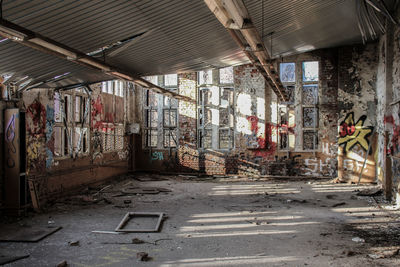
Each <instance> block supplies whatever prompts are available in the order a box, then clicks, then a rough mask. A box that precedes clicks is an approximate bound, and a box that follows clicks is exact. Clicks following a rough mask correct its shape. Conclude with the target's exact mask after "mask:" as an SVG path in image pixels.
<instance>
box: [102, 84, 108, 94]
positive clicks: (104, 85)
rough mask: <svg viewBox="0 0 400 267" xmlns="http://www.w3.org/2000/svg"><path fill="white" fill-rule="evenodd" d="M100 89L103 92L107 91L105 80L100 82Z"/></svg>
mask: <svg viewBox="0 0 400 267" xmlns="http://www.w3.org/2000/svg"><path fill="white" fill-rule="evenodd" d="M101 91H102V92H103V93H107V92H108V89H107V82H102V83H101Z"/></svg>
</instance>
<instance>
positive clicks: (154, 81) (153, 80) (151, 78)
mask: <svg viewBox="0 0 400 267" xmlns="http://www.w3.org/2000/svg"><path fill="white" fill-rule="evenodd" d="M143 79H145V80H146V81H148V82H151V83H152V84H155V85H158V77H157V75H154V76H146V77H143Z"/></svg>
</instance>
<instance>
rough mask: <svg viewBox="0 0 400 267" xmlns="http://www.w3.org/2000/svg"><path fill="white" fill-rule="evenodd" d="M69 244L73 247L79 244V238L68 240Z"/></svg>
mask: <svg viewBox="0 0 400 267" xmlns="http://www.w3.org/2000/svg"><path fill="white" fill-rule="evenodd" d="M68 245H70V246H72V247H76V246H79V240H77V241H70V242H68Z"/></svg>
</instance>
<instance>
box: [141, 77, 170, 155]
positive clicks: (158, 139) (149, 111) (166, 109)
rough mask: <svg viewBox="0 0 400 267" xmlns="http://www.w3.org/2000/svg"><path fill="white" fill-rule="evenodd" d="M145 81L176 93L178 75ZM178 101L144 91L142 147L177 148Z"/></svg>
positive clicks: (147, 78) (150, 78)
mask: <svg viewBox="0 0 400 267" xmlns="http://www.w3.org/2000/svg"><path fill="white" fill-rule="evenodd" d="M145 79H146V80H148V81H151V82H153V83H155V84H158V83H159V84H160V86H162V87H164V88H166V89H168V90H170V91H173V92H174V91H177V86H178V75H177V74H168V75H163V76H148V77H145ZM177 108H178V101H177V100H176V99H174V98H170V97H168V96H164V95H160V94H156V93H154V92H153V91H151V90H145V91H144V136H145V137H144V146H145V147H148V148H175V147H177V144H178V143H177V140H178V139H177V129H178V109H177Z"/></svg>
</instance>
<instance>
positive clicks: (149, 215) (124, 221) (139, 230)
mask: <svg viewBox="0 0 400 267" xmlns="http://www.w3.org/2000/svg"><path fill="white" fill-rule="evenodd" d="M135 218H136V220H138V219H140V218H155V219H157V220H156V222H155V224H154V226H153V228H152V227H148V226H147V225H146V226H142V225H139V223H138V222H135V224H136V226H139V227H138V228H132V229H125V228H124V227H125V226H126V225H127V224H128V223H129V222H130V221H132V220H135ZM163 219H164V213H162V212H128V213H127V214H126V215H125V216H124V218H123V219H122V221H121V222H120V223H119V225H118V226H117V228H116V229H115V231H116V232H129V233H147V232H158V231H159V230H160V226H161V223H162V221H163ZM141 227H142V228H141Z"/></svg>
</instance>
